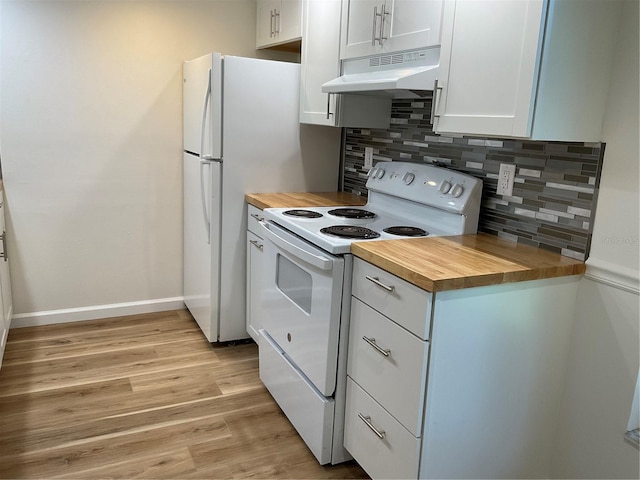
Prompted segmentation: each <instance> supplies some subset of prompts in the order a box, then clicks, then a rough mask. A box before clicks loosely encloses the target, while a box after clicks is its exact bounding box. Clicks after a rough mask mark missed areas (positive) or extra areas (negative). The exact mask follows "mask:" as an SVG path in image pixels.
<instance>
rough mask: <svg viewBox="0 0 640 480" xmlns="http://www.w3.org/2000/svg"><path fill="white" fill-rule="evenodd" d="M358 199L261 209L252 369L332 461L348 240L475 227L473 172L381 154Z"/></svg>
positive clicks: (337, 431) (477, 188)
mask: <svg viewBox="0 0 640 480" xmlns="http://www.w3.org/2000/svg"><path fill="white" fill-rule="evenodd" d="M367 188H368V190H369V198H368V202H367V204H366V205H364V206H363V207H350V206H345V207H313V208H297V209H287V208H267V209H265V210H264V218H265V220H264V222H262V225H261V228H262V234H263V238H264V240H265V241H264V265H263V266H264V290H263V292H262V295H261V301H260V304H261V309H260V310H261V317H262V319H261V321H262V325H263V329H261V330H260V338H259V346H260V353H259V358H260V378H261V379H262V381H263V383H264V384H265V386H266V387H267V389H268V390H269V391H270V393H271V394H272V396H273V397H274V398H275V400H276V401H277V402H278V404H279V405H280V407H281V408H282V410H283V411H284V413H285V414H286V415H287V417H288V418H289V420H290V421H291V423H292V424H293V425H294V426H295V427H296V429H297V431H298V433H299V434H300V436H301V437H302V438H303V439H304V440H305V442H306V443H307V445H308V446H309V448H310V449H311V451H312V452H313V453H314V455H315V456H316V458H317V459H318V461H319V462H320V463H322V464H325V463H329V462H331V463H334V464H335V463H340V462H342V461H344V460H347V459H349V458H350V456H349V454H348V452H346V450H344V447H343V445H342V440H343V425H344V402H345V383H346V359H347V355H346V349H347V345H348V333H349V330H348V329H349V316H350V307H351V273H352V266H353V258H352V255H351V254H350V253H349V252H350V248H351V243H352V242H354V241H366V242H369V241H377V240H389V239H398V238H409V237H428V236H443V235H462V234H470V233H476V231H477V225H478V214H479V210H480V199H481V193H482V181H480V180H478V179H477V178H474V177H472V176H469V175H466V174H463V173H460V172H456V171H453V170H449V169H446V168H442V167H435V166H431V165H425V164H415V163H406V162H381V163H378V164H376V166H375V168H373V169H372V170H371V171H370V172H369V179H368V181H367Z"/></svg>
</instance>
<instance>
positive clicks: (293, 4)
mask: <svg viewBox="0 0 640 480" xmlns="http://www.w3.org/2000/svg"><path fill="white" fill-rule="evenodd" d="M278 13H279V15H278V18H277V20H278V24H277V34H278V41H280V42H289V41H293V40H299V39H300V38H301V37H302V1H301V0H282V3H281V5H280V10H279V11H278Z"/></svg>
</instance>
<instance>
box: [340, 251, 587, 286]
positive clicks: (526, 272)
mask: <svg viewBox="0 0 640 480" xmlns="http://www.w3.org/2000/svg"><path fill="white" fill-rule="evenodd" d="M391 241H394V240H391ZM372 243H376V242H372ZM367 245H368V242H362V243H357V242H356V243H353V244H352V245H351V253H352V254H353V255H355V256H356V257H358V258H361V259H362V260H365V261H367V262H369V263H371V264H373V265H375V266H377V267H379V268H382V269H383V270H386V271H388V272H389V273H392V274H394V275H396V276H398V277H400V278H402V279H403V280H406V281H408V282H409V283H412V284H413V285H416V286H417V287H419V288H422V289H423V290H427V291H429V292H442V291H447V290H459V289H464V288H473V287H484V286H490V285H500V284H505V283H517V282H524V281H531V280H543V279H549V278H558V277H569V276H574V275H582V274H583V273H584V272H585V270H586V265H585V264H584V262H580V261H578V260H574V259H571V258H569V257H562V256H560V255H558V257H559V261H562V260H565V261H567V262H569V263H567V264H561V263H558V264H556V265H545V266H541V267H531V266H528V265H522V264H520V263H518V262H517V261H515V260H514V259H513V258H508V257H507V258H504V257H500V256H494V257H495V258H496V260H497V261H499V262H504V261H505V260H506V261H508V262H510V263H511V265H510V266H508V267H505V270H504V271H502V272H495V271H494V272H487V273H477V274H456V273H453V272H452V273H451V274H449V275H446V274H442V273H441V274H440V275H442V278H430V276H429V274H424V273H421V272H420V271H419V267H413V266H411V265H407V264H406V263H404V262H403V261H401V260H399V259H398V258H394V256H393V255H385V254H382V253H379V252H373V251H371V250H369V249H368V248H367ZM531 248H533V247H531ZM548 253H549V252H546V251H544V253H542V255H545V256H546V255H547V254H548ZM478 254H479V255H482V256H484V257H485V258H486V257H487V256H489V257H491V256H493V255H491V254H490V253H488V252H484V251H481V250H478ZM452 263H454V261H453V260H452ZM507 268H508V269H507Z"/></svg>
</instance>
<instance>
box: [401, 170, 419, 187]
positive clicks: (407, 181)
mask: <svg viewBox="0 0 640 480" xmlns="http://www.w3.org/2000/svg"><path fill="white" fill-rule="evenodd" d="M415 178H416V176H415V174H413V173H411V172H407V173H405V174H404V176H403V177H402V180H404V183H405V184H407V185H411V182H413V180H414V179H415Z"/></svg>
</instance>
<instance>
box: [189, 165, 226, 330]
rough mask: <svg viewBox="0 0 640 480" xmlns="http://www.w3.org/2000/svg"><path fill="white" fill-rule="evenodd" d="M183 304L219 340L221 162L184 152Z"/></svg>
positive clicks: (203, 327) (201, 326)
mask: <svg viewBox="0 0 640 480" xmlns="http://www.w3.org/2000/svg"><path fill="white" fill-rule="evenodd" d="M183 167H184V171H183V179H184V207H183V208H184V226H183V235H184V238H183V245H184V246H183V251H184V303H185V304H186V305H187V308H188V309H189V311H190V312H191V314H192V315H193V318H195V320H196V322H198V325H199V326H200V328H201V329H202V331H203V333H204V334H205V336H206V337H207V340H209V341H210V342H216V341H218V323H219V322H218V319H219V311H220V308H219V305H220V274H219V271H220V269H219V268H218V265H219V263H220V238H221V236H220V218H221V195H220V192H221V186H222V164H221V163H220V162H213V161H206V160H202V159H200V158H199V157H197V156H195V155H192V154H189V153H184V157H183Z"/></svg>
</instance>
